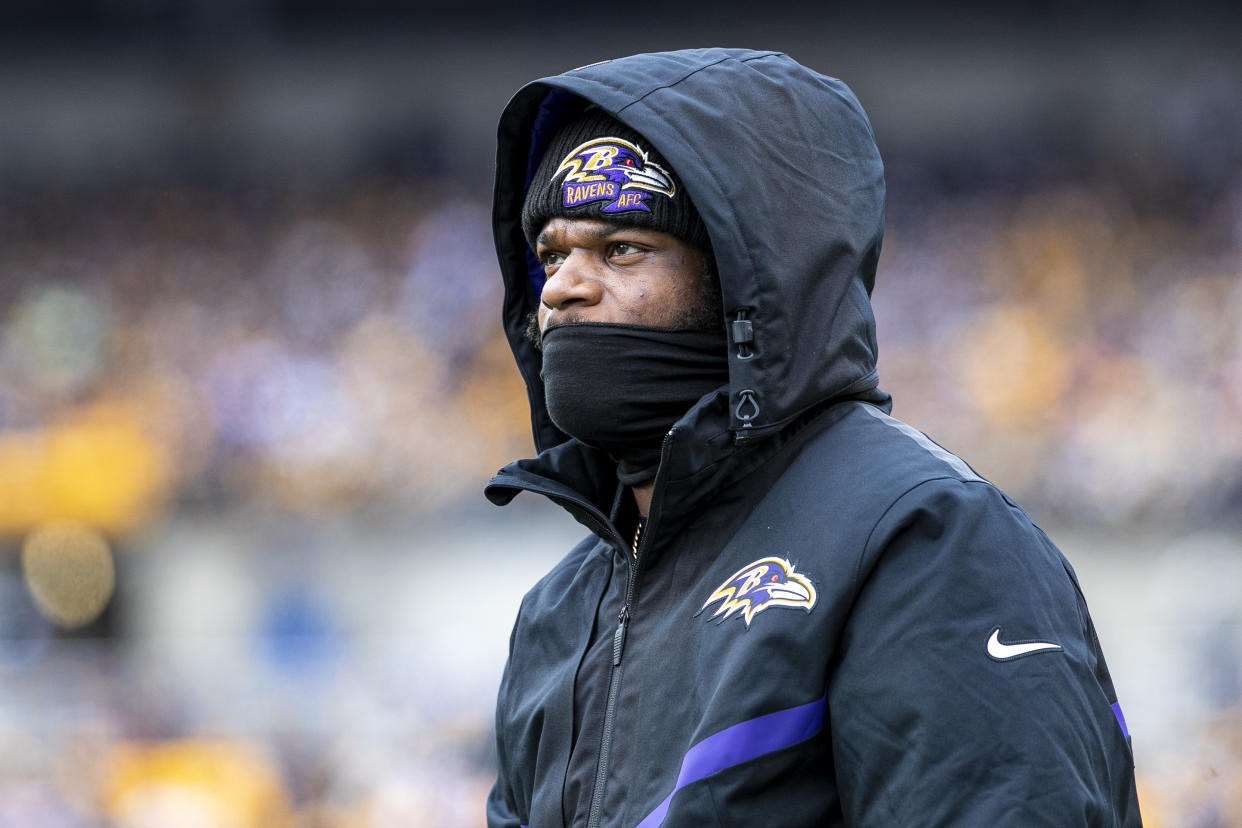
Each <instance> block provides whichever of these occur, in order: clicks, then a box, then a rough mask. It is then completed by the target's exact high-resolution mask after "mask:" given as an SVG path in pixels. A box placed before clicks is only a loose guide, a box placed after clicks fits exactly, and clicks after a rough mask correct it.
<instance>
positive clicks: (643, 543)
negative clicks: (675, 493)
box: [586, 429, 676, 828]
mask: <svg viewBox="0 0 1242 828" xmlns="http://www.w3.org/2000/svg"><path fill="white" fill-rule="evenodd" d="M674 433H676V429H670V430H669V432H668V434H666V435H665V437H664V445H663V446H661V448H660V466H659V469H658V470H657V471H656V481H655V488H656V489H659V488H660V475H661V473H662V472H663V471H664V469H665V467H666V466H667V465H668V464H667V463H666V462H665V461H667V459H668V447H669V444H670V443H671V442H672V440H673V434H674ZM656 517H657V509H656V507H655V505H653V506H652V509H651V514H650V515H649V516H648V517H647V526H646V528H645V529H644V530H643V533H642V536H641V537H640V538H639V539H638V549H637V550H635V551H634V553H633V555H631V554H630V550H629V549H626V548H625V544H624V543H622V544H621V547H620V548H621V552H622V554H624V555H625V557H626V558H629V561H630V582H629V583H628V584H626V587H625V605H624V606H622V607H621V612H620V614H619V615H617V629H616V632H614V633H613V634H612V669H611V670H610V671H609V673H608V705H607V706H606V707H605V708H604V735H603V736H602V737H601V738H600V743H599V759H598V762H597V764H596V767H595V787H594V789H593V790H592V791H591V811H590V814H589V815H588V817H587V824H586V828H599V821H600V816H601V814H600V812H601V810H602V808H603V805H604V788H605V786H606V782H607V780H608V758H609V754H610V753H611V752H612V729H613V725H614V720H615V719H616V714H617V709H616V708H617V696H618V695H619V694H620V691H621V657H622V655H623V654H624V652H625V636H626V632H627V630H628V629H629V626H630V607H632V606H633V604H634V589H635V586H636V584H637V582H638V565H639V563H640V562H641V561H642V559H643V550H644V549H645V548H646V547H647V546H648V538H649V537H650V536H651V534H652V529H653V527H654V526H655V518H656Z"/></svg>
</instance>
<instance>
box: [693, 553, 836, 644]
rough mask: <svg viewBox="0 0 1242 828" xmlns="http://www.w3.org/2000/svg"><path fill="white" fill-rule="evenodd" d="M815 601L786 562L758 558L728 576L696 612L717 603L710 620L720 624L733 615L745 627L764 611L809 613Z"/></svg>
mask: <svg viewBox="0 0 1242 828" xmlns="http://www.w3.org/2000/svg"><path fill="white" fill-rule="evenodd" d="M816 597H817V596H816V594H815V585H814V584H812V583H811V579H810V578H807V577H806V576H805V575H802V574H801V573H799V572H794V567H793V564H791V563H790V562H789V561H787V560H785V559H784V558H760V559H759V560H757V561H755V562H754V563H749V564H746V566H744V567H742V568H741V569H739V570H738V571H737V572H735V573H734V574H733V575H731V576H729V578H728V580H726V581H725V582H724V583H723V584H721V585H720V586H719V587H717V588H716V591H715V592H713V593H712V594H711V597H710V598H708V599H707V600H706V601H705V602H704V603H703V606H702V607H701V608H700V609H699V612H702V611H703V610H705V609H707V607H708V605H709V604H711V603H712V602H714V601H720V602H721V604H720V606H719V607H717V608H716V612H715V613H713V614H712V618H717V617H719V618H720V620H721V621H724V620H725V619H726V618H728V617H729V616H730V615H733V613H735V612H740V613H741V614H742V620H743V621H745V622H746V626H747V627H749V626H750V622H751V621H752V620H754V618H755V616H756V615H758V614H759V613H761V612H763V611H764V610H765V609H767V608H768V607H802V608H803V609H805V610H806V611H807V612H810V611H811V607H813V606H815V599H816ZM696 615H697V613H696Z"/></svg>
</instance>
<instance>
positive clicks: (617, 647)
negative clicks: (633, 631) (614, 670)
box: [612, 607, 630, 667]
mask: <svg viewBox="0 0 1242 828" xmlns="http://www.w3.org/2000/svg"><path fill="white" fill-rule="evenodd" d="M629 624H630V608H629V607H624V608H622V610H621V614H620V615H618V616H617V631H616V632H615V633H613V635H612V666H613V667H618V666H620V665H621V651H622V650H624V649H625V628H626V627H628V626H629Z"/></svg>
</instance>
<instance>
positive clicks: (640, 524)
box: [630, 515, 647, 560]
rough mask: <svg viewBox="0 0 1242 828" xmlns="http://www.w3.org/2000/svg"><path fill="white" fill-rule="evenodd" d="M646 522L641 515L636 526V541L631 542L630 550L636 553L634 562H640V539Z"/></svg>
mask: <svg viewBox="0 0 1242 828" xmlns="http://www.w3.org/2000/svg"><path fill="white" fill-rule="evenodd" d="M646 522H647V521H646V520H644V519H643V517H642V516H641V515H639V517H638V522H637V523H635V524H634V540H632V541H631V542H630V550H631V551H632V552H633V553H634V560H638V539H639V538H640V537H642V534H643V526H644V525H645V524H646Z"/></svg>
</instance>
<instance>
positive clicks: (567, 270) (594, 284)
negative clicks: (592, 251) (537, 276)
mask: <svg viewBox="0 0 1242 828" xmlns="http://www.w3.org/2000/svg"><path fill="white" fill-rule="evenodd" d="M603 295H604V288H603V285H602V284H600V281H599V278H598V275H597V274H596V273H595V271H594V268H593V266H592V264H591V262H590V260H589V256H588V254H586V253H585V252H582V251H574V252H573V253H570V254H569V255H568V256H566V257H565V261H563V262H561V264H560V267H558V268H557V269H556V272H555V273H553V274H552V275H551V276H549V277H548V280H547V281H546V282H544V285H543V293H541V294H540V295H539V301H540V302H542V303H543V304H544V305H545V306H546V307H548V308H549V309H551V310H564V309H566V308H569V307H572V306H574V305H588V306H589V305H594V304H596V303H598V302H599V300H600V299H601V298H602V297H603Z"/></svg>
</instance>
